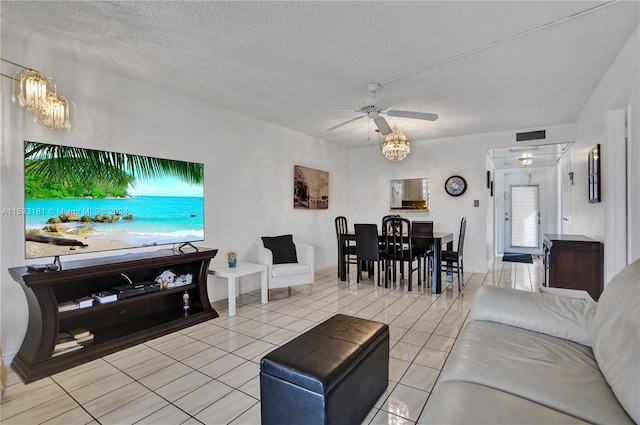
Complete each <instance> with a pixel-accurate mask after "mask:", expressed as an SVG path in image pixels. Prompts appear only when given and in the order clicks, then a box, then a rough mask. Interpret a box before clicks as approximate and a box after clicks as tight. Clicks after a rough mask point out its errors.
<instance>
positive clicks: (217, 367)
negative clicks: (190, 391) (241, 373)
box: [198, 354, 246, 378]
mask: <svg viewBox="0 0 640 425" xmlns="http://www.w3.org/2000/svg"><path fill="white" fill-rule="evenodd" d="M244 362H246V360H245V359H243V358H242V357H238V356H236V355H233V354H227V355H225V356H223V357H220V358H219V359H217V360H214V361H212V362H211V363H207V364H206V365H204V366H201V367H200V368H198V371H199V372H202V373H204V374H205V375H208V376H210V377H211V378H217V377H218V376H220V375H222V374H225V373H227V372H228V371H230V370H231V369H233V368H235V367H238V366H240V365H241V364H242V363H244Z"/></svg>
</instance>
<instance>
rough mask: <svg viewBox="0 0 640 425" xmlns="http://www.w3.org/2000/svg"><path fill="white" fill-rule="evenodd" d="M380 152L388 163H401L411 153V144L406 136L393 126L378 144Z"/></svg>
mask: <svg viewBox="0 0 640 425" xmlns="http://www.w3.org/2000/svg"><path fill="white" fill-rule="evenodd" d="M378 134H380V133H378ZM380 150H381V151H382V153H383V154H384V156H385V157H386V158H387V159H388V160H389V161H402V160H403V159H405V158H406V157H407V155H408V154H409V152H411V144H410V143H409V141H408V140H407V136H406V135H405V134H404V133H403V132H402V131H400V130H398V127H397V126H395V125H394V126H393V129H392V130H391V133H389V134H387V135H386V136H385V138H384V141H382V142H380Z"/></svg>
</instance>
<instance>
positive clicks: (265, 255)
mask: <svg viewBox="0 0 640 425" xmlns="http://www.w3.org/2000/svg"><path fill="white" fill-rule="evenodd" d="M257 246H258V263H260V264H265V265H266V266H267V288H268V290H269V289H276V288H290V287H291V286H296V285H306V284H308V285H309V290H311V284H313V280H314V267H315V266H314V256H315V253H314V249H313V247H312V246H311V245H303V244H295V251H296V255H297V259H298V262H297V263H285V264H274V263H273V254H272V252H271V250H269V249H267V248H265V247H264V244H263V242H262V239H261V238H260V239H258V241H257ZM268 290H267V293H269V291H268ZM269 298H270V296H269Z"/></svg>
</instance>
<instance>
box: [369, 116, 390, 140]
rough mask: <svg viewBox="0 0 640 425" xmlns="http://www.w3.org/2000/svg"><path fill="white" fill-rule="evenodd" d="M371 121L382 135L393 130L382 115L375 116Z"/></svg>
mask: <svg viewBox="0 0 640 425" xmlns="http://www.w3.org/2000/svg"><path fill="white" fill-rule="evenodd" d="M373 122H374V123H376V127H378V130H380V134H382V135H383V136H386V135H387V134H390V133H391V132H393V130H391V127H389V124H388V123H387V120H385V119H384V117H381V116H377V117H376V118H374V119H373Z"/></svg>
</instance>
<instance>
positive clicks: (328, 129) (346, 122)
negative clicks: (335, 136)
mask: <svg viewBox="0 0 640 425" xmlns="http://www.w3.org/2000/svg"><path fill="white" fill-rule="evenodd" d="M364 117H365V115H360V116H359V117H355V118H351V119H350V120H346V121H345V122H342V123H340V124H338V125H334V126H333V127H331V128H327V130H326V131H331V130H335V129H336V128H340V127H342V126H343V125H347V124H349V123H350V122H353V121H355V120H359V119H360V118H364Z"/></svg>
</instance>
